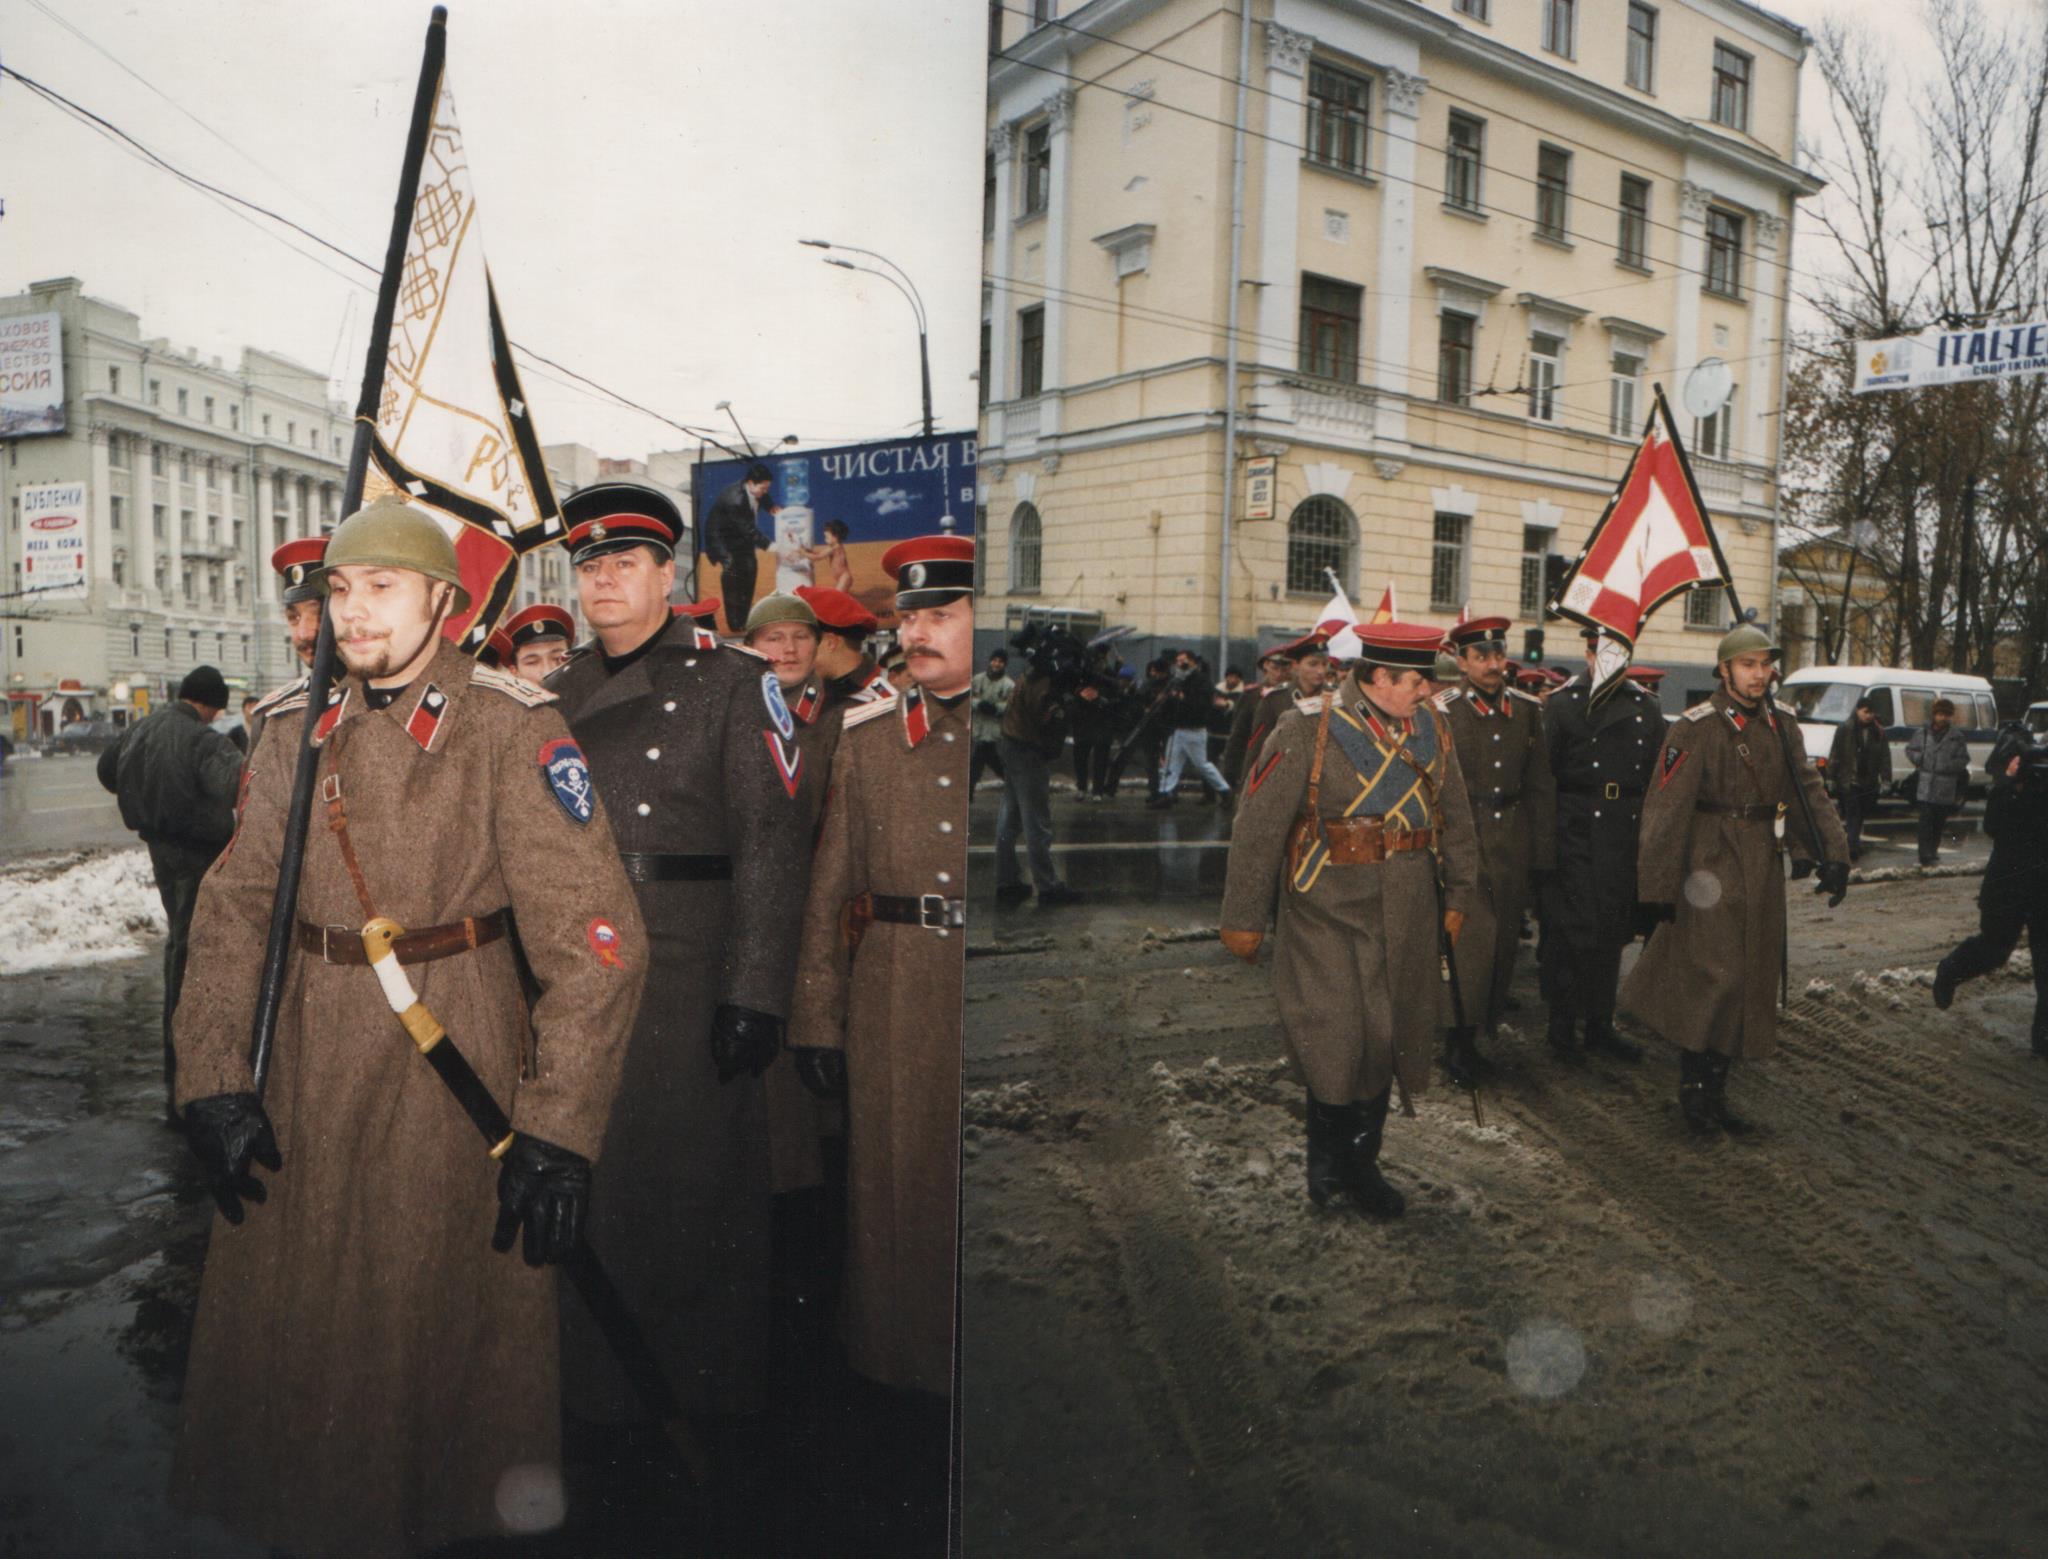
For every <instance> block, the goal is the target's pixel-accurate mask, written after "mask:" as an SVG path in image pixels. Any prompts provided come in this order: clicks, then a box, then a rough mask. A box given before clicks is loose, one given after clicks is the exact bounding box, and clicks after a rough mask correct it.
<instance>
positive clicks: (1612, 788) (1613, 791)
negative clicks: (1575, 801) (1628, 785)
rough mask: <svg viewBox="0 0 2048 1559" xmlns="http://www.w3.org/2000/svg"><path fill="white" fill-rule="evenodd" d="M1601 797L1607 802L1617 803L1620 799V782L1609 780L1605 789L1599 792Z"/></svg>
mask: <svg viewBox="0 0 2048 1559" xmlns="http://www.w3.org/2000/svg"><path fill="white" fill-rule="evenodd" d="M1601 797H1602V799H1603V800H1607V801H1619V800H1620V799H1621V782H1620V781H1619V780H1609V781H1608V782H1607V788H1606V789H1605V790H1604V791H1602V792H1601Z"/></svg>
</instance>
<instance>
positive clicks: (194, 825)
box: [97, 666, 242, 1125]
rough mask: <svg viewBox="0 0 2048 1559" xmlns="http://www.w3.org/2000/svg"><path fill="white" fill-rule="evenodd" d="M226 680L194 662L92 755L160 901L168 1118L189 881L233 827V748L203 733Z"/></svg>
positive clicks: (236, 776) (237, 767)
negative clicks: (136, 840) (143, 854)
mask: <svg viewBox="0 0 2048 1559" xmlns="http://www.w3.org/2000/svg"><path fill="white" fill-rule="evenodd" d="M227 701H228V685H227V680H226V678H224V677H222V676H221V674H220V673H219V672H218V671H216V670H215V669H214V668H213V667H211V666H195V667H194V668H193V669H192V670H191V671H188V672H187V673H186V674H185V680H184V681H183V682H181V683H180V684H179V685H178V698H177V702H175V703H171V704H166V705H164V706H163V707H162V708H161V709H158V710H156V711H155V712H154V713H151V714H148V715H145V716H143V718H142V719H140V720H138V721H137V722H136V723H135V724H133V725H131V726H129V727H128V729H127V730H125V731H123V732H122V733H121V739H120V740H119V741H117V742H116V743H114V745H113V746H111V747H109V748H107V750H106V751H104V752H102V753H101V754H100V757H99V764H98V769H97V772H98V774H99V781H100V784H101V785H103V786H104V787H105V788H106V789H108V790H110V791H112V792H113V793H114V794H115V796H116V797H118V798H119V800H120V804H121V821H122V822H123V823H124V824H126V825H127V826H128V827H129V828H132V829H134V830H135V832H136V833H137V834H139V835H141V837H142V842H143V843H144V844H145V845H147V846H148V847H149V869H150V872H151V874H152V875H153V876H154V877H155V878H156V892H157V897H158V898H160V899H161V900H163V906H164V921H165V932H164V1025H163V1034H164V1109H165V1112H166V1114H165V1118H166V1119H167V1120H168V1121H169V1122H170V1123H171V1124H172V1125H176V1124H177V1119H178V1111H177V1103H176V1100H177V1091H178V1090H177V1080H178V1053H177V1050H176V1049H175V1048H174V1047H173V1046H172V1044H171V1019H172V1015H173V1014H175V1013H176V1012H177V1010H178V998H179V995H180V994H181V992H182V991H183V989H184V983H185V960H186V955H187V951H188V947H189V942H188V938H189V936H190V933H191V927H192V910H193V907H194V905H195V904H196V903H197V902H198V898H199V880H200V878H202V877H204V876H205V875H206V869H207V867H209V866H211V865H212V864H213V860H214V857H215V856H217V855H219V854H220V852H221V847H222V846H223V845H225V844H226V843H227V842H228V839H229V837H230V836H231V835H232V834H233V833H234V831H235V799H236V795H237V792H238V790H239V787H240V781H241V774H242V752H241V749H240V748H238V747H236V746H235V744H234V743H233V742H231V741H229V740H228V739H227V738H226V737H225V736H223V735H221V734H220V733H219V732H218V731H216V730H214V729H213V722H214V720H215V719H216V718H218V717H219V715H220V712H221V710H222V709H224V708H225V707H226V706H227Z"/></svg>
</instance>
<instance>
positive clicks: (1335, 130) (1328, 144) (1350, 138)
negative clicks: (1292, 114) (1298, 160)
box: [1308, 62, 1372, 173]
mask: <svg viewBox="0 0 2048 1559" xmlns="http://www.w3.org/2000/svg"><path fill="white" fill-rule="evenodd" d="M1371 104H1372V83H1371V82H1370V81H1367V80H1366V79H1365V77H1363V76H1354V75H1352V74H1351V72H1349V71H1346V70H1338V69H1337V68H1336V67H1334V66H1331V65H1322V64H1317V63H1314V62H1311V63H1310V65H1309V67H1308V160H1309V161H1310V162H1314V163H1320V164H1321V165H1322V166H1324V167H1326V168H1339V169H1342V170H1343V171H1344V172H1346V173H1364V172H1365V169H1366V161H1365V137H1366V125H1367V123H1368V115H1369V111H1370V108H1371Z"/></svg>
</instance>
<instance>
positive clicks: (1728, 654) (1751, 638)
mask: <svg viewBox="0 0 2048 1559" xmlns="http://www.w3.org/2000/svg"><path fill="white" fill-rule="evenodd" d="M1757 650H1768V651H1769V652H1770V656H1771V659H1772V660H1776V659H1777V658H1778V646H1777V645H1775V644H1773V643H1772V642H1771V636H1770V635H1769V634H1767V633H1765V632H1764V631H1763V629H1761V628H1759V627H1758V626H1757V625H1756V624H1755V623H1744V624H1742V626H1741V627H1739V628H1731V629H1729V630H1728V632H1727V633H1726V634H1725V635H1723V636H1722V639H1721V647H1720V649H1718V650H1716V651H1715V652H1714V664H1715V665H1717V666H1725V665H1727V664H1728V662H1729V661H1731V660H1733V659H1734V658H1735V657H1736V656H1738V655H1748V654H1752V653H1754V652H1755V651H1757Z"/></svg>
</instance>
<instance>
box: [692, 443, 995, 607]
mask: <svg viewBox="0 0 2048 1559" xmlns="http://www.w3.org/2000/svg"><path fill="white" fill-rule="evenodd" d="M974 440H975V436H974V435H973V434H972V433H936V434H933V435H932V436H931V437H930V438H924V437H922V436H919V437H916V438H906V439H889V440H884V441H882V442H879V443H874V444H845V445H841V446H839V447H838V448H835V449H809V450H804V451H803V452H801V453H798V454H771V455H764V456H763V457H761V459H760V460H759V461H753V460H707V461H705V462H703V463H702V464H701V465H699V466H698V467H697V468H696V473H695V480H694V482H693V483H692V489H693V491H692V497H691V503H692V506H693V508H694V509H695V511H696V513H695V520H696V532H697V595H698V597H699V598H700V599H702V598H705V597H710V596H715V597H717V598H718V599H719V600H721V601H723V602H724V603H725V607H724V610H723V611H722V612H721V613H720V627H721V628H722V629H724V630H725V631H727V632H730V633H738V632H739V631H740V629H741V627H742V626H743V625H744V624H745V622H746V620H747V609H748V607H750V606H751V605H752V604H753V603H754V602H755V601H757V600H759V599H760V598H761V597H762V596H764V595H771V594H773V593H774V592H776V591H778V590H780V591H785V592H786V591H791V590H794V589H796V588H797V586H799V585H821V586H825V587H828V588H831V589H836V590H844V591H846V592H847V594H849V595H851V596H854V597H855V598H856V599H858V600H859V601H860V603H861V604H862V605H863V606H865V607H866V608H867V609H868V610H869V611H871V612H873V613H874V614H875V616H876V617H878V618H880V619H881V620H882V622H883V623H884V624H885V625H886V624H888V623H890V622H892V621H894V618H895V596H896V587H895V584H894V582H893V581H891V579H890V578H889V576H888V575H887V574H885V573H884V572H883V571H882V554H883V553H885V552H887V551H888V550H889V548H890V547H892V546H894V545H895V544H896V543H897V542H899V541H903V540H906V539H908V538H909V537H912V536H929V535H932V534H934V533H935V532H938V531H942V530H945V531H952V532H953V533H955V534H956V535H961V536H965V535H970V534H972V532H973V530H974V482H975V468H974V457H975V442H974ZM756 464H758V465H761V466H764V467H766V468H767V471H768V476H769V481H768V486H767V488H766V490H765V491H762V492H759V493H755V492H752V491H750V489H749V486H748V483H747V481H746V477H747V472H748V470H749V469H750V468H751V467H753V466H754V465H756ZM756 485H758V484H756ZM728 625H729V626H728Z"/></svg>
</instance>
